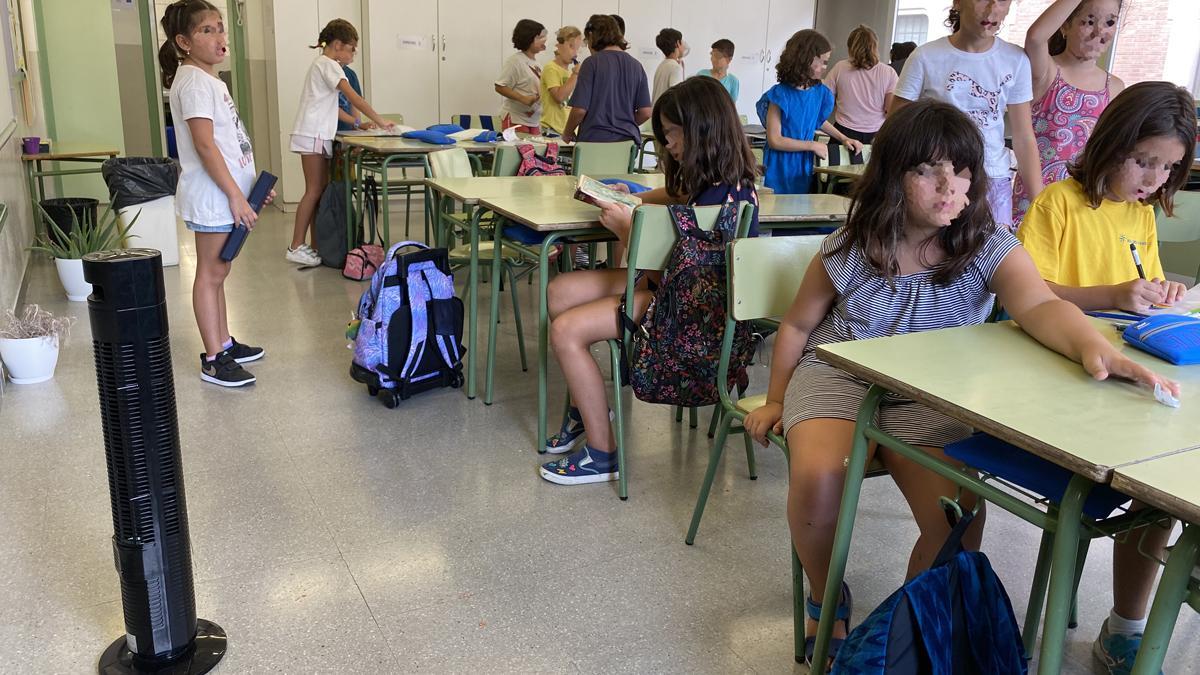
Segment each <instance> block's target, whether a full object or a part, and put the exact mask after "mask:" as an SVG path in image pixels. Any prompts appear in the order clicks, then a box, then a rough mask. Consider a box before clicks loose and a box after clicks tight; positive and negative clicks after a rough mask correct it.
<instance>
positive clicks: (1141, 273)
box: [1129, 241, 1146, 280]
mask: <svg viewBox="0 0 1200 675" xmlns="http://www.w3.org/2000/svg"><path fill="white" fill-rule="evenodd" d="M1129 254H1130V255H1132V256H1133V266H1134V267H1136V268H1137V272H1138V277H1139V278H1141V279H1143V280H1145V278H1146V270H1144V269H1142V256H1140V255H1138V250H1137V244H1135V243H1133V242H1132V241H1131V242H1129Z"/></svg>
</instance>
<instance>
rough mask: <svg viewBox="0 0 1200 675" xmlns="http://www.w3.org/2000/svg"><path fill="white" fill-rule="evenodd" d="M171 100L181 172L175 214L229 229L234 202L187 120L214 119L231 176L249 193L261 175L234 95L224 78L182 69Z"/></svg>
mask: <svg viewBox="0 0 1200 675" xmlns="http://www.w3.org/2000/svg"><path fill="white" fill-rule="evenodd" d="M170 102H171V118H172V119H174V120H175V139H176V144H177V145H178V147H179V166H180V168H181V169H182V172H181V174H180V176H179V187H178V188H177V189H176V191H175V210H176V211H177V212H178V213H179V217H181V218H183V219H184V220H186V221H188V222H191V223H195V224H197V225H209V226H216V225H229V224H230V223H232V222H233V214H232V213H230V212H229V198H228V197H226V196H225V193H224V192H222V191H221V188H219V187H217V183H216V182H215V181H214V180H213V179H212V177H211V176H209V175H208V172H207V171H205V169H204V165H203V164H202V163H201V162H200V155H198V154H196V145H195V143H194V142H193V141H192V131H191V128H190V127H188V125H187V122H186V121H187V120H190V119H197V118H203V119H208V120H212V123H213V140H214V141H215V142H216V144H217V150H219V151H220V152H221V156H222V157H224V158H225V166H227V167H228V168H229V174H230V175H231V176H233V181H234V182H235V183H237V184H238V187H240V188H241V189H242V194H250V188H251V187H253V186H254V177H255V175H256V172H255V170H254V150H253V149H252V148H251V147H250V135H249V134H247V133H246V127H244V126H242V119H241V118H240V117H239V116H238V113H237V108H236V107H234V105H233V98H232V97H230V96H229V88H228V87H226V86H225V83H224V82H222V81H221V80H220V79H219V78H217V77H214V76H212V75H209V74H208V73H206V72H204V71H203V70H201V69H199V68H197V67H195V66H180V67H179V72H177V73H176V74H175V81H174V82H173V83H172V84H171V96H170Z"/></svg>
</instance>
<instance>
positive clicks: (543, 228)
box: [479, 197, 602, 232]
mask: <svg viewBox="0 0 1200 675" xmlns="http://www.w3.org/2000/svg"><path fill="white" fill-rule="evenodd" d="M479 206H481V207H483V208H486V209H488V210H489V211H492V212H494V213H496V214H499V215H501V216H504V217H505V218H508V219H509V220H511V221H513V222H515V223H520V224H521V225H524V226H526V227H528V228H530V229H532V230H534V231H537V232H558V231H560V230H587V229H596V228H600V227H602V225H600V220H599V219H598V218H597V219H596V220H588V221H576V222H570V223H554V224H553V225H535V224H533V223H531V222H529V221H528V220H525V219H524V218H522V217H521V216H520V215H518V214H517V213H515V212H513V211H509V210H508V209H505V208H504V207H503V206H497V205H496V203H495V202H494V201H492V200H491V199H489V198H486V197H485V198H483V199H480V200H479Z"/></svg>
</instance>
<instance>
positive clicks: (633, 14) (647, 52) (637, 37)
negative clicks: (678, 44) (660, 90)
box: [619, 0, 687, 89]
mask: <svg viewBox="0 0 1200 675" xmlns="http://www.w3.org/2000/svg"><path fill="white" fill-rule="evenodd" d="M619 14H620V15H621V18H622V19H625V41H626V42H628V43H629V53H630V54H631V55H633V57H634V58H636V59H637V60H638V61H641V62H642V67H643V68H645V69H646V81H647V82H648V83H649V86H650V88H651V89H653V87H654V71H655V69H657V68H658V64H659V63H662V60H663V53H662V52H661V51H659V49H658V47H657V46H655V44H654V38H655V37H656V36H657V35H658V31H660V30H662V29H664V28H679V27H678V26H672V25H671V0H622V2H621V10H620V12H619ZM681 30H682V29H681ZM684 39H685V40H686V39H687V36H686V35H685V36H684Z"/></svg>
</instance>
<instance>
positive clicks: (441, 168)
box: [429, 148, 475, 178]
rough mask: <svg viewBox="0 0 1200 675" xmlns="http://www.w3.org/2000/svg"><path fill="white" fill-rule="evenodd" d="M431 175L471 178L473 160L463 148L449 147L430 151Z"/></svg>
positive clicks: (472, 174) (436, 176) (434, 176)
mask: <svg viewBox="0 0 1200 675" xmlns="http://www.w3.org/2000/svg"><path fill="white" fill-rule="evenodd" d="M429 175H430V176H432V177H433V178H470V177H472V176H474V175H475V173H474V172H473V171H472V170H471V160H470V159H468V158H467V151H466V150H463V149H462V148H449V149H447V150H438V151H437V152H431V153H429Z"/></svg>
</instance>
